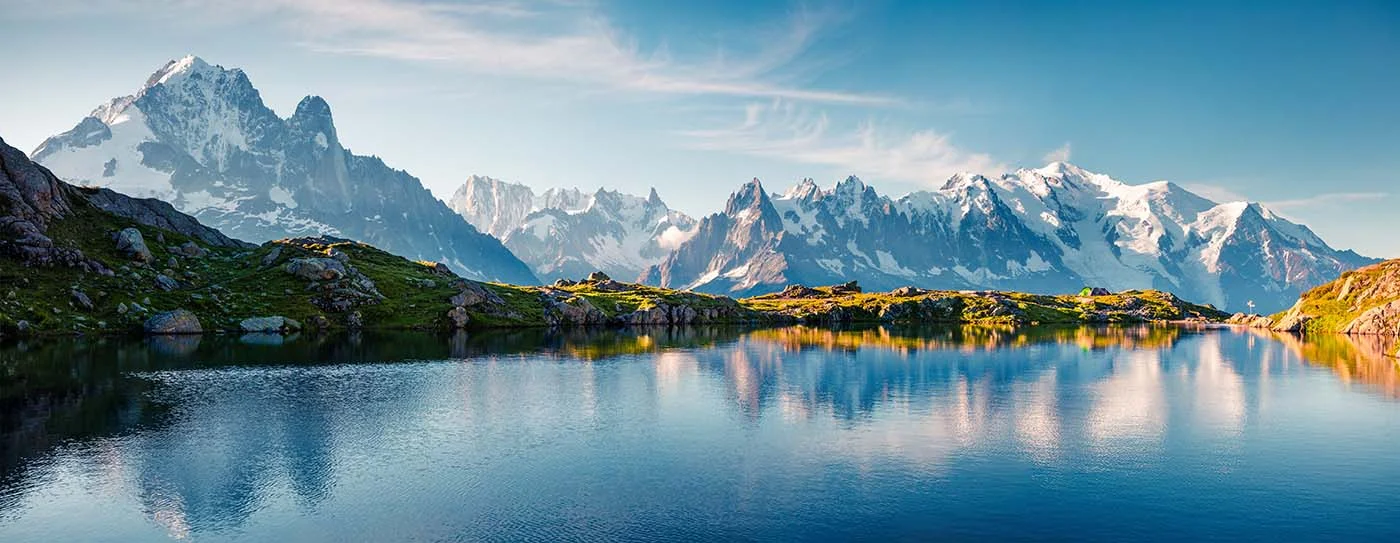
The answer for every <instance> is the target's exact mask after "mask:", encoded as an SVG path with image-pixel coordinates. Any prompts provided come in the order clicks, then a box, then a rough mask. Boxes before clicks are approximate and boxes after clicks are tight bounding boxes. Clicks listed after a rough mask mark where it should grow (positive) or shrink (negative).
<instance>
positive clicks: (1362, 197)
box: [1264, 192, 1390, 211]
mask: <svg viewBox="0 0 1400 543" xmlns="http://www.w3.org/2000/svg"><path fill="white" fill-rule="evenodd" d="M1389 196H1390V193H1388V192H1326V193H1322V194H1316V195H1313V196H1309V197H1307V198H1296V199H1292V200H1270V201H1266V202H1264V205H1265V206H1267V207H1269V208H1270V209H1276V210H1279V211H1288V210H1295V209H1304V208H1309V207H1315V206H1329V205H1336V204H1345V203H1348V202H1364V201H1370V200H1379V199H1382V198H1388V197H1389Z"/></svg>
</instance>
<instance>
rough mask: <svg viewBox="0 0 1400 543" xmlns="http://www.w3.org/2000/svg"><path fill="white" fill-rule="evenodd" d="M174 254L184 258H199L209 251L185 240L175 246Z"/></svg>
mask: <svg viewBox="0 0 1400 543" xmlns="http://www.w3.org/2000/svg"><path fill="white" fill-rule="evenodd" d="M175 254H178V255H180V256H183V257H186V258H199V257H203V256H205V255H207V254H209V251H206V250H204V248H203V247H200V246H199V245H197V244H195V242H193V241H186V242H184V243H182V244H180V246H179V247H176V248H175Z"/></svg>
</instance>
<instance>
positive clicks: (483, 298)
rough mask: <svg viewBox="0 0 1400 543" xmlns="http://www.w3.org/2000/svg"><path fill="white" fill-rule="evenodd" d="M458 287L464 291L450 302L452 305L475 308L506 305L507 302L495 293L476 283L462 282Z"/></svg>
mask: <svg viewBox="0 0 1400 543" xmlns="http://www.w3.org/2000/svg"><path fill="white" fill-rule="evenodd" d="M457 286H459V287H461V288H462V291H461V292H459V293H457V294H456V295H454V296H453V297H452V298H451V299H450V300H448V301H449V302H450V303H451V304H452V305H455V306H460V307H475V306H478V305H481V304H492V305H501V304H504V303H505V300H502V299H501V297H500V296H497V295H496V293H495V292H492V291H491V289H488V288H486V287H485V286H483V285H482V284H481V283H478V282H476V281H461V282H460V283H459V284H458V285H457Z"/></svg>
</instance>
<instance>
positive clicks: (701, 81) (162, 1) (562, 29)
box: [19, 0, 901, 106]
mask: <svg viewBox="0 0 1400 543" xmlns="http://www.w3.org/2000/svg"><path fill="white" fill-rule="evenodd" d="M19 1H21V2H25V1H27V2H29V4H32V5H30V6H27V7H26V8H25V9H26V12H27V13H30V14H31V16H32V14H50V15H60V16H61V15H72V14H78V13H82V14H88V15H92V14H95V13H104V12H105V13H112V12H126V13H130V14H140V15H141V16H143V17H149V16H155V17H168V18H171V19H172V20H178V21H179V22H180V23H181V24H186V23H188V22H190V21H196V22H199V23H202V24H216V25H217V24H232V23H238V22H245V23H246V22H250V21H256V22H259V23H267V24H271V25H275V27H276V28H279V29H281V30H282V31H285V32H287V33H288V34H289V36H290V39H291V40H292V41H293V42H295V43H297V44H299V45H301V46H304V47H306V48H309V49H311V50H314V51H318V52H322V53H327V54H343V55H360V56H370V57H377V58H386V59H395V60H403V61H412V62H429V63H436V64H441V65H447V66H452V67H456V68H460V69H462V70H466V71H471V72H478V73H483V74H490V75H503V76H515V77H526V78H534V79H540V80H551V81H560V82H566V83H569V84H587V85H591V86H595V87H599V88H605V89H613V90H623V91H634V92H645V93H658V94H678V95H719V96H736V97H748V98H782V99H785V100H798V101H804V102H822V103H831V104H854V105H864V106H889V105H895V104H899V103H901V101H900V100H898V99H896V98H894V97H890V96H883V95H878V94H869V93H860V92H846V91H841V90H830V89H815V88H809V87H807V86H804V85H800V84H797V83H793V82H791V81H788V79H789V77H784V75H785V74H784V68H785V67H788V66H789V65H791V64H793V63H794V61H796V60H797V59H798V58H799V57H802V56H803V55H804V54H806V53H807V52H808V50H809V49H810V46H811V45H812V43H814V41H815V40H816V39H817V38H818V36H819V35H821V33H822V32H823V31H824V30H826V29H827V27H828V26H830V25H831V24H833V23H834V22H835V21H837V20H838V19H839V18H838V17H835V16H833V15H830V14H828V13H827V12H821V11H813V10H807V9H798V10H795V11H794V12H793V14H792V16H791V17H790V20H788V21H785V22H784V23H783V24H781V25H777V26H775V27H772V28H769V29H766V30H767V32H766V33H765V35H764V36H763V39H762V40H754V43H753V44H749V45H751V47H747V48H744V49H743V50H740V51H733V50H725V51H718V50H717V53H716V54H715V55H714V56H713V58H705V59H703V60H690V59H687V60H681V59H677V58H674V57H673V56H672V55H671V54H670V52H669V51H668V49H667V48H666V47H664V46H661V47H657V48H654V49H652V50H644V49H643V48H642V47H640V46H639V45H638V43H637V42H636V41H635V40H633V39H630V38H629V37H627V36H626V35H624V34H623V33H622V32H620V31H619V30H618V29H617V28H616V27H615V26H614V25H613V24H612V23H611V22H609V21H608V20H607V19H606V18H604V17H603V16H602V15H600V13H599V10H598V9H596V6H594V5H593V3H592V2H589V1H583V0H533V1H530V0H464V1H460V2H445V1H440V0H428V1H417V0H205V1H199V2H194V1H190V0H19Z"/></svg>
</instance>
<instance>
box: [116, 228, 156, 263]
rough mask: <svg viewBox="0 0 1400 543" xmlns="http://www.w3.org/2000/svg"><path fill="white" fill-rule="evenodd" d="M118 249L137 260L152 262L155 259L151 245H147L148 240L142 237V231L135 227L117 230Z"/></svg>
mask: <svg viewBox="0 0 1400 543" xmlns="http://www.w3.org/2000/svg"><path fill="white" fill-rule="evenodd" d="M117 250H118V251H121V253H122V254H124V255H126V256H127V257H129V258H131V259H132V260H135V261H137V262H150V261H152V260H154V259H155V256H154V255H152V254H151V249H150V247H147V246H146V240H145V239H143V238H142V237H141V231H140V230H137V229H135V228H125V229H122V231H120V232H117Z"/></svg>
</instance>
